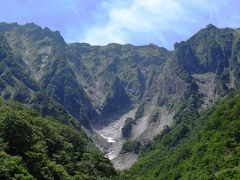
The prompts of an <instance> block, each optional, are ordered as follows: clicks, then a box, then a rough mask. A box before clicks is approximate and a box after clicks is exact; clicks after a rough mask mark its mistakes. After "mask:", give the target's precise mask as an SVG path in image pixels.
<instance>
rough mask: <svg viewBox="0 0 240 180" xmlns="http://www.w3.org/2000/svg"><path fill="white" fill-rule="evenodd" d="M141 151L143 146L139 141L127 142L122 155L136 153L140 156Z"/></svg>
mask: <svg viewBox="0 0 240 180" xmlns="http://www.w3.org/2000/svg"><path fill="white" fill-rule="evenodd" d="M140 149H141V144H140V142H138V141H126V142H124V144H123V146H122V150H121V153H127V152H130V153H135V154H138V153H139V152H140Z"/></svg>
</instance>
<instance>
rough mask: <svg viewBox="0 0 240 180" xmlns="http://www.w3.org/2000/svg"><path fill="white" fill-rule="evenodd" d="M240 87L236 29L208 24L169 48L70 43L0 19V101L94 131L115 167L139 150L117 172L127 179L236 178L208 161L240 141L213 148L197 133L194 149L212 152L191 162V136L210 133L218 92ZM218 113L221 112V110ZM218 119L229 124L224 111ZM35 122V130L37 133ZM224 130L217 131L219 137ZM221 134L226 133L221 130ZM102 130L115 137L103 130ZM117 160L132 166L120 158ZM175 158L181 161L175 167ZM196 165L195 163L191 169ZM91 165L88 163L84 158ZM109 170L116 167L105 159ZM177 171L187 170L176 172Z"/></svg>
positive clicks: (55, 34)
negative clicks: (198, 141)
mask: <svg viewBox="0 0 240 180" xmlns="http://www.w3.org/2000/svg"><path fill="white" fill-rule="evenodd" d="M239 86H240V29H231V28H224V29H219V28H217V27H215V26H213V25H208V26H207V27H205V28H204V29H201V30H200V31H199V32H197V33H196V34H195V35H194V36H192V37H191V38H190V39H189V40H187V41H184V42H180V43H176V44H175V45H174V50H173V51H168V50H167V49H165V48H161V47H158V46H156V45H153V44H149V45H146V46H133V45H130V44H127V45H120V44H115V43H112V44H109V45H107V46H91V45H89V44H86V43H73V44H67V43H66V42H65V41H64V39H63V38H62V36H61V35H60V33H59V32H53V31H51V30H50V29H48V28H44V29H42V28H41V27H39V26H37V25H35V24H33V23H30V24H26V25H18V24H16V23H12V24H7V23H0V93H1V97H2V98H3V99H5V100H14V101H18V102H21V103H24V104H27V105H29V106H31V107H33V108H34V109H35V110H36V111H38V113H40V114H41V116H43V117H53V118H54V119H56V120H57V121H58V123H59V126H64V125H63V124H62V123H64V124H66V125H68V126H70V127H71V128H72V127H73V128H75V130H76V129H77V130H78V131H79V132H80V134H81V132H82V131H81V130H80V127H81V126H82V127H85V129H88V130H90V131H92V132H93V134H94V133H95V135H96V134H98V135H101V137H100V136H94V135H93V136H92V137H93V138H95V139H93V140H94V142H95V143H96V144H97V145H98V146H100V147H101V148H102V149H103V150H104V151H105V152H106V153H107V155H109V153H110V155H112V154H114V156H112V157H114V159H113V163H114V166H115V167H117V168H120V169H121V168H122V169H123V168H126V167H129V166H131V165H132V164H133V163H134V161H135V160H136V159H137V156H138V155H140V160H139V161H138V162H137V163H136V165H134V166H133V168H131V169H130V171H127V172H126V176H123V178H125V179H127V178H139V179H144V178H149V179H164V178H165V179H166V177H173V178H176V179H178V178H190V179H191V178H195V177H199V176H202V177H204V176H203V175H206V177H211V178H215V177H216V178H218V177H219V178H221V177H223V176H224V175H226V174H227V175H229V174H231V173H232V178H235V174H236V173H237V172H238V166H237V164H234V162H232V161H231V160H229V161H221V159H220V158H219V163H218V161H217V160H216V159H214V161H213V164H212V163H209V162H208V161H207V160H206V159H209V161H210V160H212V159H211V158H214V157H215V156H214V155H213V154H214V153H215V154H219V155H220V153H219V152H221V153H225V150H226V152H233V154H234V152H235V150H237V149H238V146H239V145H238V140H236V141H235V140H234V147H233V148H232V149H231V147H227V148H226V147H225V146H222V145H219V144H216V147H215V146H214V145H213V146H214V148H215V149H214V148H213V146H210V144H209V143H208V141H209V142H211V141H213V139H211V137H210V136H209V137H208V139H207V140H206V139H205V140H204V139H203V141H204V142H205V144H204V145H203V144H200V145H199V146H204V147H202V149H203V150H202V151H201V153H203V152H205V150H206V152H208V147H209V148H210V149H211V148H212V150H213V151H212V152H211V153H212V155H210V157H209V156H206V159H197V160H196V161H193V160H192V159H194V158H193V157H195V156H197V155H196V154H194V153H197V152H195V151H198V150H197V149H195V146H197V145H196V144H194V143H195V142H194V141H195V140H201V139H199V138H200V137H199V136H202V135H201V133H202V132H205V131H206V132H207V130H206V129H204V128H205V127H206V128H207V124H208V123H210V122H211V121H215V120H213V119H214V117H213V116H215V115H214V114H216V113H214V112H212V111H215V110H214V109H213V110H211V111H210V112H208V111H207V110H208V109H209V108H210V107H211V106H213V105H214V104H215V103H216V102H218V101H220V100H221V98H222V97H225V96H228V95H229V94H230V93H231V92H233V91H237V90H238V89H239ZM229 101H230V100H229ZM226 103H227V102H226ZM235 103H236V104H237V102H235V101H234V103H233V104H235ZM3 104H4V103H3ZM224 104H225V103H224ZM4 106H7V107H9V105H4ZM230 107H234V108H237V107H238V106H235V105H233V106H230V105H229V106H228V105H226V109H224V110H226V111H227V112H228V113H230V114H232V113H235V112H231V111H230V110H229V111H228V108H230ZM11 108H12V109H13V110H14V108H13V107H11ZM219 108H220V109H221V107H219ZM217 109H218V108H217ZM14 111H15V110H14ZM211 114H213V115H211ZM210 115H211V116H210ZM31 116H33V115H32V114H31ZM216 116H218V117H219V118H221V117H222V116H221V114H218V115H216ZM233 116H234V117H236V118H234V119H232V120H233V121H234V122H236V123H237V120H238V118H237V114H234V115H233ZM3 117H5V116H3ZM6 117H7V116H6ZM20 117H21V119H24V118H22V116H20ZM223 117H224V118H225V119H226V122H227V120H228V117H227V116H223ZM229 118H230V117H229ZM30 119H31V118H30ZM33 119H35V118H33ZM40 119H41V118H40ZM24 120H26V119H24ZM19 121H20V120H19ZM46 121H47V122H48V123H49V124H50V125H51V123H53V122H54V123H57V122H55V120H54V121H53V122H51V120H49V119H46ZM3 122H4V123H5V122H7V121H3ZM36 122H37V121H36ZM27 123H28V124H27V126H28V125H29V126H31V127H32V126H34V127H35V124H34V123H35V121H33V120H31V121H29V122H27ZM114 123H115V124H114ZM230 124H231V123H230ZM201 125H202V126H201ZM36 126H37V125H36ZM53 126H54V125H53ZM57 126H58V125H57ZM68 126H67V127H68ZM34 127H32V128H33V129H34ZM64 127H65V126H64ZM70 127H69V128H70ZM116 127H117V128H116ZM39 128H40V127H38V128H37V130H36V131H38V130H39V131H41V129H39ZM114 128H115V129H114ZM229 128H230V129H231V128H232V127H229ZM60 129H61V128H60ZM109 129H110V130H112V129H113V130H112V132H110V133H109ZM199 129H201V132H200V131H199ZM55 130H56V131H57V129H55ZM75 130H74V131H75ZM210 130H212V129H210ZM223 130H224V129H223V128H219V129H218V128H217V129H215V131H216V133H221V131H223ZM33 132H35V130H33ZM225 132H226V133H228V131H223V132H222V133H223V134H224V133H225ZM229 132H230V131H229ZM234 132H235V130H234ZM39 133H40V132H39ZM41 133H42V134H44V133H43V132H42V131H41ZM59 133H60V132H59ZM101 133H102V134H101ZM104 133H106V134H104ZM111 133H112V134H111ZM109 134H110V135H113V136H107V135H109ZM159 134H161V135H159ZM61 136H64V135H61ZM215 136H216V137H215ZM224 136H225V134H224ZM40 137H41V136H40ZM156 137H157V138H156ZM234 137H235V136H234ZM65 138H67V137H65V136H64V137H63V139H65ZM194 138H195V139H194ZM212 138H217V135H216V134H213V137H212ZM225 138H226V141H231V140H229V138H230V139H231V138H233V136H231V135H229V136H227V135H226V136H225ZM88 140H89V139H88ZM88 140H86V141H88ZM43 141H45V139H44V138H43ZM3 142H4V143H2V144H3V148H2V149H3V151H5V153H9V152H7V148H9V147H8V144H6V145H4V144H5V143H6V139H5V140H4V138H3ZM46 143H47V142H46ZM68 143H71V142H68ZM66 146H67V145H66ZM69 146H71V147H72V145H69ZM185 146H186V147H188V149H185ZM205 146H206V147H205ZM230 146H232V145H230ZM31 147H32V146H31ZM45 147H46V148H47V146H45ZM64 147H65V146H64ZM122 147H123V148H122ZM121 148H122V149H121ZM221 148H223V149H224V152H222V151H221V150H222V149H221ZM220 149H221V150H220ZM229 149H230V150H229ZM175 150H176V151H175ZM215 150H216V152H215ZM14 151H15V150H14ZM60 151H61V150H60ZM66 151H67V150H66ZM209 152H210V151H209ZM44 153H45V155H44V156H48V157H49V158H50V160H49V161H54V163H56V164H59V167H61V168H63V169H65V171H63V172H66V174H69V175H71V176H72V175H73V174H74V172H72V171H71V172H70V171H69V170H68V169H67V168H69V166H68V165H66V164H68V163H66V164H64V163H65V161H64V163H58V161H57V160H56V159H57V157H55V156H54V157H51V156H49V155H48V154H47V151H46V152H45V151H44ZM58 153H60V152H58ZM61 153H63V152H62V151H61ZM176 153H178V154H176ZM67 154H68V153H67ZM70 154H71V153H70ZM226 154H227V153H226ZM10 155H15V154H10ZM228 155H229V154H228ZM4 156H5V155H4ZM6 156H7V158H11V157H10V156H9V155H6ZM19 156H21V157H22V160H19V161H18V162H19V163H20V164H19V166H20V165H21V169H22V170H23V171H25V172H26V175H29V173H30V174H31V172H30V170H29V169H28V166H27V165H28V163H29V162H26V159H25V158H27V157H28V156H29V155H28V153H27V152H26V155H25V154H24V155H22V154H21V155H19ZM25 156H26V157H25ZM61 156H63V154H61ZM199 156H200V155H199ZM123 157H125V160H127V161H128V160H131V162H126V161H125V160H123ZM133 157H134V158H133ZM228 157H229V158H233V156H231V157H230V155H229V156H226V157H225V156H224V158H225V159H226V158H228ZM54 158H56V159H54ZM71 158H72V157H71ZM81 158H82V157H81ZM86 158H87V159H89V158H88V157H86ZM91 158H92V156H91V157H90V159H91ZM101 158H103V157H101ZM189 158H190V160H189ZM83 159H84V158H83ZM148 159H151V160H148ZM182 159H183V161H184V162H186V163H187V164H184V163H183V164H182V163H181V162H182ZM236 159H237V158H236ZM55 160H56V161H55ZM158 160H159V161H158ZM215 160H216V161H217V162H216V161H215ZM66 161H67V160H66ZM70 161H72V159H71V160H69V162H70ZM237 161H238V159H237ZM237 161H236V162H237ZM21 162H24V163H23V164H21ZM74 162H76V161H74ZM151 162H152V163H151ZM194 162H196V163H197V164H195V166H194ZM201 163H202V164H203V166H204V167H208V166H207V164H208V165H209V169H210V170H209V169H208V168H207V169H205V168H201V167H199V166H200V165H199V164H201ZM222 163H223V164H222ZM144 164H146V165H144ZM230 164H231V165H232V166H230ZM88 165H89V166H91V163H90V164H88ZM188 165H189V166H188ZM190 165H191V167H192V168H194V167H196V169H199V171H201V172H197V170H196V169H191V171H189V172H192V173H193V176H191V175H190V173H187V169H188V168H190ZM52 166H53V164H52ZM220 166H222V168H221V167H220ZM94 167H95V165H94ZM181 167H182V168H183V171H182V172H181V171H180V169H181ZM225 167H226V168H225ZM231 167H233V169H232V171H230V168H231ZM227 168H229V169H227ZM100 169H101V168H100ZM106 169H107V170H109V171H110V172H111V173H113V171H112V167H111V166H110V165H109V168H106ZM171 169H172V171H170V170H171ZM184 170H186V173H185V174H182V173H183V172H184ZM189 170H190V169H189ZM46 171H49V172H50V170H46ZM76 171H77V170H76ZM93 171H94V172H96V176H100V177H103V176H102V175H99V173H100V172H99V173H98V170H96V171H95V170H93ZM99 171H101V170H99ZM137 171H139V172H137ZM81 172H83V171H81ZM132 172H133V173H132ZM134 172H135V173H134ZM144 172H146V174H145V173H144ZM111 173H110V174H111ZM85 174H88V172H86V173H85ZM100 174H101V173H100ZM113 174H114V173H113ZM88 175H89V174H88ZM108 175H109V174H108ZM195 175H196V176H195ZM197 175H198V176H197ZM29 176H31V175H29ZM86 177H87V176H86ZM228 177H230V175H229V176H228ZM236 177H237V176H236Z"/></svg>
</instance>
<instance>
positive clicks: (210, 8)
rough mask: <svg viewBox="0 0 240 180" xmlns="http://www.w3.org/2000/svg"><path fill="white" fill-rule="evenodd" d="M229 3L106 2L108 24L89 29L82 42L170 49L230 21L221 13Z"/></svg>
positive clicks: (192, 0) (189, 0)
mask: <svg viewBox="0 0 240 180" xmlns="http://www.w3.org/2000/svg"><path fill="white" fill-rule="evenodd" d="M231 1H232V0H230V1H227V2H226V1H224V0H211V1H209V0H199V1H196V0H147V1H146V0H133V1H132V2H131V3H130V4H129V1H128V2H127V1H124V0H122V1H121V5H120V6H119V1H118V3H113V1H111V2H110V1H108V0H105V1H104V3H103V6H102V8H103V9H104V11H106V13H107V19H108V20H107V22H106V23H105V24H100V25H98V24H97V25H95V26H93V27H91V28H90V29H89V30H88V31H87V32H86V33H85V35H84V38H83V39H82V41H84V42H89V43H90V44H96V45H105V44H108V43H111V42H117V43H134V44H146V43H151V42H153V43H156V44H159V45H162V46H166V47H168V48H171V47H172V45H173V42H174V41H177V40H181V39H184V38H186V37H189V36H190V35H191V34H192V33H193V32H195V31H196V30H197V29H199V28H200V27H202V26H204V25H206V24H208V23H214V24H216V25H222V24H224V23H225V22H227V21H229V18H228V19H226V17H227V16H225V18H224V16H223V15H221V13H223V12H225V10H227V7H229V6H231ZM233 1H234V0H233ZM124 3H125V4H127V5H125V6H124ZM231 8H233V7H232V6H231ZM228 13H229V12H228ZM230 14H231V13H230ZM219 22H221V23H219ZM230 25H231V24H230Z"/></svg>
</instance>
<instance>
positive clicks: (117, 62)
mask: <svg viewBox="0 0 240 180" xmlns="http://www.w3.org/2000/svg"><path fill="white" fill-rule="evenodd" d="M67 54H68V58H69V59H68V60H69V62H70V64H71V65H72V68H73V69H74V72H75V74H76V77H77V80H78V82H79V84H82V86H83V87H84V90H85V92H86V94H87V95H88V97H89V98H90V100H91V102H92V104H93V106H94V107H95V109H96V110H97V112H99V114H101V115H103V117H108V116H111V115H114V114H116V113H118V112H119V111H121V110H124V109H125V110H126V109H128V108H129V107H131V106H135V105H136V104H138V103H140V102H141V101H142V99H143V97H144V94H145V93H146V92H147V91H148V89H149V87H150V86H151V84H152V80H153V77H154V76H156V74H157V72H158V71H159V70H160V67H161V66H162V65H163V64H164V62H165V61H166V59H167V57H168V56H169V54H170V52H169V51H167V50H166V49H164V48H159V47H157V46H155V45H148V46H132V45H120V44H109V45H107V46H90V45H89V44H85V43H81V44H79V43H74V44H70V45H68V52H67ZM110 107H111V108H110Z"/></svg>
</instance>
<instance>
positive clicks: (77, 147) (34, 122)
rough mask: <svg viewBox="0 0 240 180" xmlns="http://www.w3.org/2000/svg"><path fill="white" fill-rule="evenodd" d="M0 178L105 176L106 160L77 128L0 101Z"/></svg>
mask: <svg viewBox="0 0 240 180" xmlns="http://www.w3.org/2000/svg"><path fill="white" fill-rule="evenodd" d="M0 109H1V110H0V160H1V164H0V179H36V178H37V179H69V178H73V179H105V178H108V179H109V178H110V177H114V176H116V172H115V170H114V168H113V167H112V164H111V163H110V161H109V160H108V159H107V158H105V157H103V154H102V153H101V152H100V151H99V150H98V149H96V147H95V146H94V144H93V142H92V141H91V140H90V139H89V138H88V137H87V136H86V134H84V133H83V132H81V131H80V130H76V129H74V128H73V127H71V126H69V125H64V124H62V123H60V122H59V121H57V120H55V119H53V118H50V117H49V118H43V117H41V116H39V114H38V113H37V112H36V111H34V110H32V109H30V108H29V107H26V106H23V105H21V104H18V103H14V102H5V101H3V100H0Z"/></svg>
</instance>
